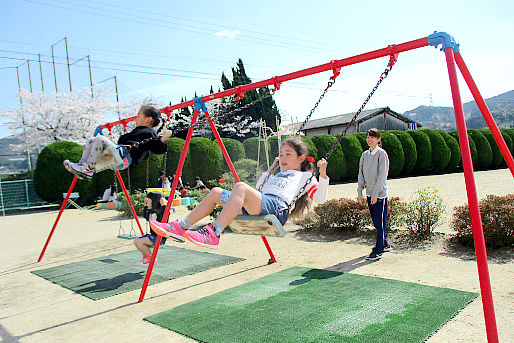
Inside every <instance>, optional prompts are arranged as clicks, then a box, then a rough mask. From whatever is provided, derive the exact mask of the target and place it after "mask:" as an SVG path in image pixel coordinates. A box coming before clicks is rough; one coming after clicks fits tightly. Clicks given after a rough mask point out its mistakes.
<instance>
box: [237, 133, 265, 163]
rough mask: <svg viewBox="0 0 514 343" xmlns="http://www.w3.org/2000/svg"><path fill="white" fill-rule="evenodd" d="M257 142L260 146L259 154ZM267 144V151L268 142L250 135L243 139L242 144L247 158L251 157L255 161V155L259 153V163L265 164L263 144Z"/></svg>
mask: <svg viewBox="0 0 514 343" xmlns="http://www.w3.org/2000/svg"><path fill="white" fill-rule="evenodd" d="M259 144H260V146H261V148H260V154H259ZM266 144H268V151H269V148H270V146H269V142H264V141H262V140H259V138H258V137H251V138H248V139H245V140H244V141H243V145H244V147H245V152H246V157H247V158H249V159H252V160H254V161H257V155H258V154H259V161H258V162H259V165H262V166H267V163H266V151H265V149H264V148H265V146H266Z"/></svg>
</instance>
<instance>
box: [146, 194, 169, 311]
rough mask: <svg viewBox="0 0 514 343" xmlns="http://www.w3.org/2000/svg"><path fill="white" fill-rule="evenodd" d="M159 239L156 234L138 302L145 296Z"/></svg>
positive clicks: (160, 238) (157, 250) (159, 243)
mask: <svg viewBox="0 0 514 343" xmlns="http://www.w3.org/2000/svg"><path fill="white" fill-rule="evenodd" d="M172 199H173V198H172ZM161 240H162V237H161V236H159V235H157V239H156V240H155V244H154V245H153V251H152V258H151V260H150V264H149V265H148V270H147V272H146V275H145V281H144V282H143V288H142V289H141V294H139V300H138V301H137V302H138V303H140V302H143V299H144V298H145V293H146V288H147V287H148V282H149V281H150V275H152V270H153V265H154V264H155V260H156V259H157V253H158V252H159V247H160V245H161Z"/></svg>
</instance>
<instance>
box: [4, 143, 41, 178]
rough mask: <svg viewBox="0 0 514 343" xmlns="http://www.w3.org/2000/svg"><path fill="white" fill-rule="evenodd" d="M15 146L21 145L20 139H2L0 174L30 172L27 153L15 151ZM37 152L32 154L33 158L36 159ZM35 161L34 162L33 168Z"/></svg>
mask: <svg viewBox="0 0 514 343" xmlns="http://www.w3.org/2000/svg"><path fill="white" fill-rule="evenodd" d="M13 144H19V141H18V139H16V138H14V137H13V136H9V137H5V138H0V174H14V173H16V172H20V171H27V170H28V162H27V153H26V152H25V153H23V152H21V151H15V150H14V149H13V147H12V145H13ZM36 156H37V152H33V153H32V154H31V158H32V159H35V158H36ZM34 166H35V161H34V160H33V161H32V167H34Z"/></svg>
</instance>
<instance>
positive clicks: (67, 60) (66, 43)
mask: <svg viewBox="0 0 514 343" xmlns="http://www.w3.org/2000/svg"><path fill="white" fill-rule="evenodd" d="M64 45H65V46H66V62H67V64H68V79H69V80H70V92H71V91H72V89H71V71H70V56H69V55H68V39H67V38H66V37H64Z"/></svg>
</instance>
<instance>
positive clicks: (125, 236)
mask: <svg viewBox="0 0 514 343" xmlns="http://www.w3.org/2000/svg"><path fill="white" fill-rule="evenodd" d="M117 237H118V238H121V239H136V238H137V236H135V235H134V236H132V235H130V234H128V233H122V234H119V235H118V236H117Z"/></svg>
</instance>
